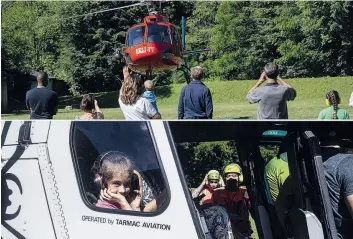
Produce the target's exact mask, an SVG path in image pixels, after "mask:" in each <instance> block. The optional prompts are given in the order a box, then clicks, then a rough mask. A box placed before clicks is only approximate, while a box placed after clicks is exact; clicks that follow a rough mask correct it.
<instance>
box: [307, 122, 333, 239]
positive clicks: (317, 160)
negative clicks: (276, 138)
mask: <svg viewBox="0 0 353 239" xmlns="http://www.w3.org/2000/svg"><path fill="white" fill-rule="evenodd" d="M300 140H301V141H300V142H301V146H302V147H301V148H300V154H301V156H302V158H303V161H302V163H301V171H302V175H303V184H304V185H305V186H306V188H307V189H308V190H307V196H308V198H309V199H310V201H311V205H312V211H313V212H314V213H315V215H318V218H319V219H320V221H321V223H322V224H323V226H324V229H323V232H321V234H323V233H324V234H325V238H329V239H331V238H332V239H336V238H338V236H337V230H336V226H335V222H334V217H333V213H332V207H331V203H330V198H329V193H328V189H327V183H326V179H325V175H324V168H323V161H322V153H321V148H320V145H319V141H318V139H317V137H316V136H315V135H314V134H313V132H312V131H310V130H308V129H307V128H305V127H304V128H303V129H302V130H301V132H300ZM320 221H319V222H316V221H312V224H309V221H308V229H309V230H310V231H312V232H313V233H315V232H314V231H315V230H316V227H317V226H316V224H318V223H320ZM322 238H323V235H322Z"/></svg>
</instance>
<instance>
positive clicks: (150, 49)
mask: <svg viewBox="0 0 353 239" xmlns="http://www.w3.org/2000/svg"><path fill="white" fill-rule="evenodd" d="M146 52H148V53H150V52H152V53H153V52H154V47H153V46H149V47H146V46H145V47H140V48H136V55H139V54H143V53H146Z"/></svg>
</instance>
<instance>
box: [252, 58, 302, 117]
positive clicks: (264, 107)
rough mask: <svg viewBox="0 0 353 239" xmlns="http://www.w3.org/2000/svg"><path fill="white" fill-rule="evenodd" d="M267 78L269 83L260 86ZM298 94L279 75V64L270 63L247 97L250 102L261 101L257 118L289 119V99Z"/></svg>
mask: <svg viewBox="0 0 353 239" xmlns="http://www.w3.org/2000/svg"><path fill="white" fill-rule="evenodd" d="M265 80H267V84H266V85H265V86H263V87H259V86H260V85H261V84H262V83H263V82H265ZM279 83H281V84H279ZM296 95H297V93H296V91H295V89H294V88H293V87H292V86H291V85H290V84H288V83H287V82H285V81H284V80H283V79H281V78H280V77H279V70H278V66H277V64H275V63H268V64H266V66H265V71H264V72H263V73H262V74H261V76H260V79H259V80H258V82H257V83H256V84H255V85H254V86H253V87H252V88H251V89H250V90H249V92H248V94H247V95H246V98H247V100H248V101H249V103H250V104H254V103H259V107H258V110H257V119H288V108H287V101H291V100H294V99H295V97H296Z"/></svg>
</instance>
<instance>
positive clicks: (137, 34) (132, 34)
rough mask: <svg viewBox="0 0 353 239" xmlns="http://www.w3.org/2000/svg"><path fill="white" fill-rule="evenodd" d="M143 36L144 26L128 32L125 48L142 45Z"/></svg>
mask: <svg viewBox="0 0 353 239" xmlns="http://www.w3.org/2000/svg"><path fill="white" fill-rule="evenodd" d="M144 35H145V26H141V27H135V28H133V29H131V30H130V31H129V32H128V37H127V46H128V47H129V46H133V45H137V44H142V43H143V37H144Z"/></svg>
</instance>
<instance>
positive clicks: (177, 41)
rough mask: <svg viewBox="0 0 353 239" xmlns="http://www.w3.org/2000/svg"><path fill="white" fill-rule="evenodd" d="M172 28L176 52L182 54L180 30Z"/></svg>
mask: <svg viewBox="0 0 353 239" xmlns="http://www.w3.org/2000/svg"><path fill="white" fill-rule="evenodd" d="M171 29H172V37H173V44H174V52H175V56H180V55H181V54H180V52H181V51H180V49H181V43H180V37H179V34H178V31H177V30H175V28H174V27H171Z"/></svg>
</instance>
